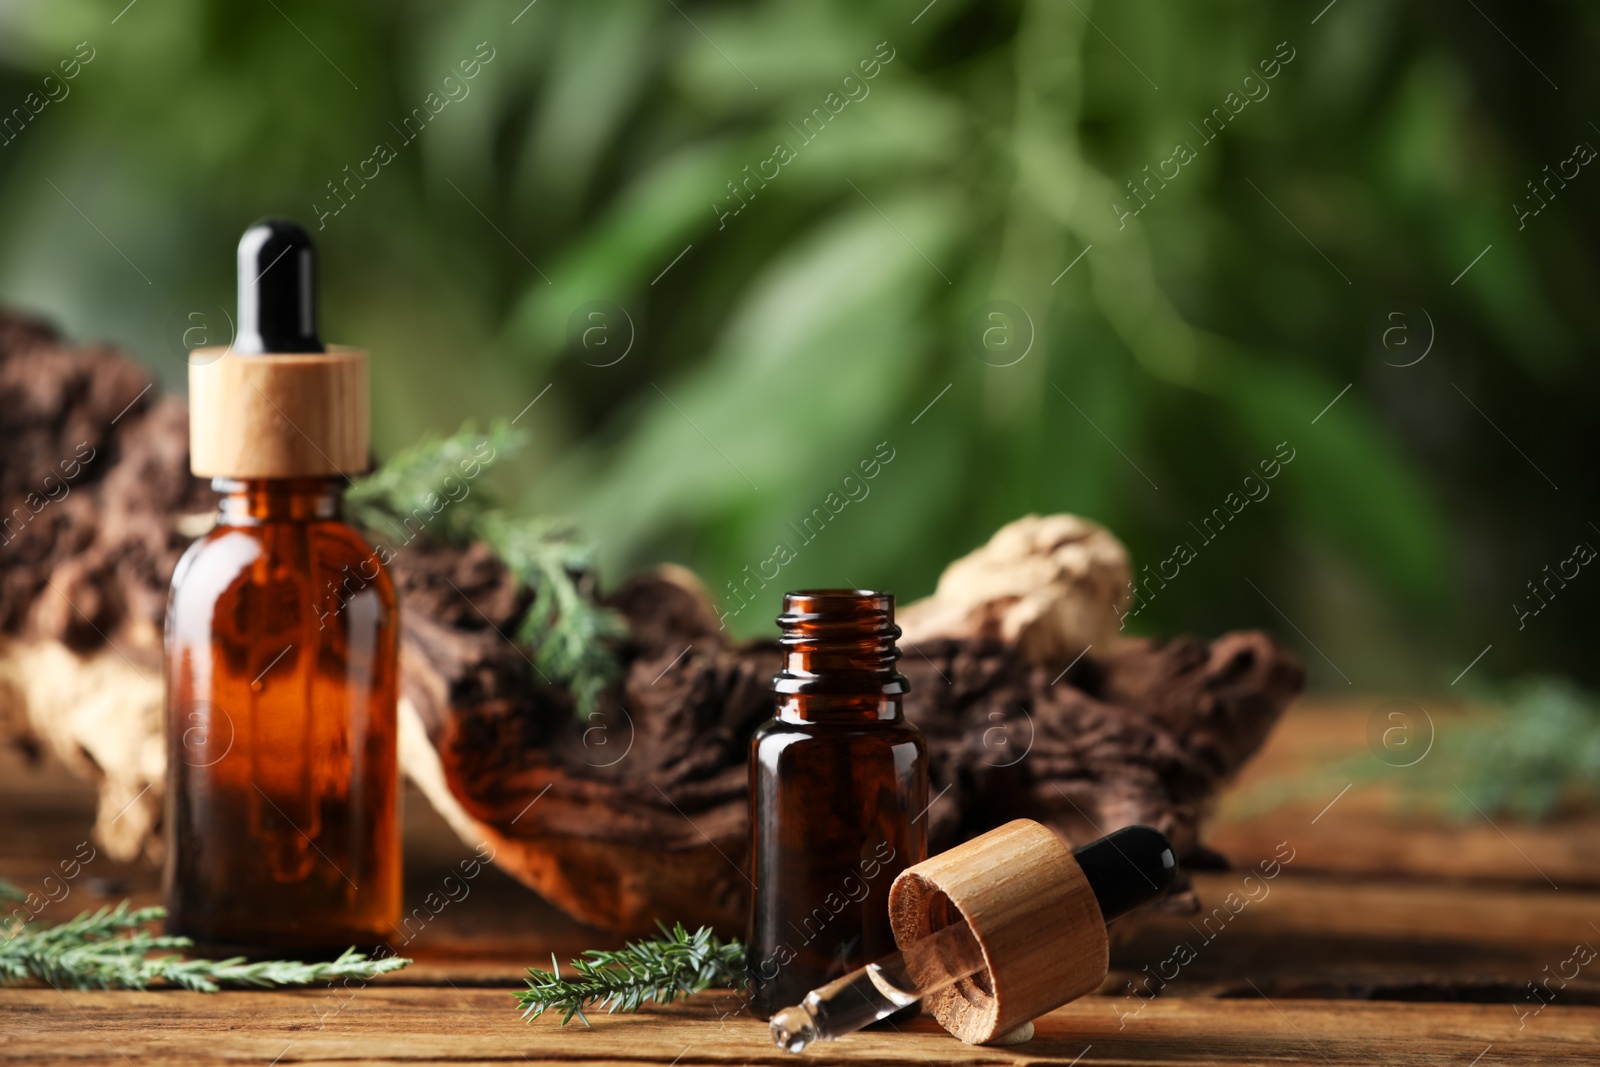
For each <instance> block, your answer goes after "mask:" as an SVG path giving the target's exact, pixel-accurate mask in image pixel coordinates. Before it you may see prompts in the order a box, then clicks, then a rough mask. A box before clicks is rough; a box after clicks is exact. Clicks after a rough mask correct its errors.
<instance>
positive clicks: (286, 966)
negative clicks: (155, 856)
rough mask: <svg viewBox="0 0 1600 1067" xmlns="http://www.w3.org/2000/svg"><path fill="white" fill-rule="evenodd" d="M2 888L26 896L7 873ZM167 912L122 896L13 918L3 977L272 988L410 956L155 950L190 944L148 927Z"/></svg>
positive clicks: (61, 985)
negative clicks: (66, 916)
mask: <svg viewBox="0 0 1600 1067" xmlns="http://www.w3.org/2000/svg"><path fill="white" fill-rule="evenodd" d="M0 896H4V897H6V898H7V899H22V897H23V895H22V894H19V892H18V891H17V889H16V887H15V886H12V885H11V884H10V883H8V882H5V881H3V880H0ZM165 915H166V909H165V908H133V907H130V906H129V904H128V902H127V901H126V900H124V901H123V902H122V903H120V904H118V905H117V906H116V907H115V908H111V907H104V908H101V909H100V910H98V911H94V912H87V911H86V912H83V913H82V914H80V915H79V916H78V917H77V918H75V919H70V920H68V921H67V922H63V923H57V924H55V925H53V926H51V925H40V924H35V923H29V924H26V925H16V924H14V923H13V924H9V925H8V926H7V928H6V929H5V930H4V933H5V939H4V940H0V984H11V983H15V982H21V981H24V980H26V979H28V978H36V979H38V980H40V981H42V982H46V983H48V984H49V985H52V986H55V987H56V988H58V989H148V988H149V987H150V986H151V985H152V984H154V983H156V982H167V983H169V984H171V985H175V986H178V987H180V988H183V989H192V990H194V991H195V992H198V993H215V992H217V991H218V990H219V989H221V988H222V987H223V986H236V987H237V986H243V987H254V988H258V989H271V988H278V987H284V986H304V985H311V984H313V983H316V982H323V981H334V980H336V979H341V978H358V979H366V978H375V977H377V976H378V975H380V974H387V973H388V972H390V971H398V970H399V969H400V968H402V967H405V966H406V965H408V964H409V963H410V962H411V961H410V960H408V959H404V958H401V957H398V956H391V957H388V958H386V959H376V958H369V957H367V956H365V955H363V954H361V953H359V952H357V951H356V950H355V949H353V948H352V949H348V950H346V951H345V952H344V954H343V955H341V956H340V957H339V958H338V959H336V960H333V961H331V962H327V963H300V962H298V961H295V960H262V961H257V962H246V961H245V960H244V958H243V957H235V958H233V959H226V960H205V959H185V958H184V957H183V956H181V955H175V954H170V953H169V954H168V955H162V956H152V955H151V953H154V952H160V951H163V950H170V949H185V948H189V947H191V945H192V944H193V942H191V941H190V940H189V939H188V938H186V937H169V936H166V935H161V934H152V933H150V932H149V931H148V930H146V928H145V927H146V926H147V925H148V924H149V923H151V922H154V921H156V920H158V919H161V918H163V917H165Z"/></svg>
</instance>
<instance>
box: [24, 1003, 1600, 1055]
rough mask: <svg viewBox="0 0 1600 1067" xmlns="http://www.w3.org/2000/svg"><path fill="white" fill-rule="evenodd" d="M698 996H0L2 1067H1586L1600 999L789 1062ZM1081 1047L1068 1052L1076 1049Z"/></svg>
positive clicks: (872, 1036) (1156, 1015)
mask: <svg viewBox="0 0 1600 1067" xmlns="http://www.w3.org/2000/svg"><path fill="white" fill-rule="evenodd" d="M731 1003H734V998H733V997H732V996H731V995H729V996H727V997H719V996H718V995H717V994H716V993H708V994H705V995H704V996H702V997H698V998H695V999H694V1000H691V1001H689V1002H687V1003H683V1004H679V1005H675V1006H673V1007H670V1008H649V1009H646V1010H645V1011H643V1012H641V1013H639V1014H637V1015H604V1014H599V1013H596V1014H594V1015H591V1016H590V1021H591V1022H592V1023H593V1026H592V1028H589V1029H585V1028H584V1027H582V1026H581V1025H579V1024H577V1023H574V1024H573V1025H571V1026H568V1027H565V1028H562V1027H560V1026H559V1025H558V1024H557V1021H556V1020H555V1019H551V1018H548V1017H547V1018H544V1019H541V1020H539V1021H537V1022H534V1023H531V1024H524V1023H522V1022H521V1021H520V1020H518V1018H517V1016H516V1014H515V1011H514V1009H513V1006H512V1000H511V996H510V994H509V992H508V991H506V990H485V989H465V988H455V987H450V986H444V987H441V988H437V989H413V988H395V987H391V986H385V985H379V984H374V985H371V986H368V987H365V988H353V989H349V990H340V991H322V992H309V991H308V992H293V993H220V994H215V995H211V996H206V995H202V994H196V993H171V992H163V993H77V992H69V993H60V992H57V991H55V990H51V989H43V990H20V991H15V992H9V993H5V994H3V995H0V1031H3V1032H4V1033H5V1035H6V1036H5V1038H4V1040H3V1041H0V1062H3V1061H27V1062H41V1061H50V1060H51V1059H52V1058H55V1059H58V1060H61V1061H65V1060H68V1059H70V1060H71V1061H72V1062H74V1063H80V1064H88V1063H122V1064H126V1063H162V1064H187V1063H200V1062H217V1061H220V1060H227V1061H236V1062H240V1063H251V1064H258V1065H266V1064H271V1063H278V1064H291V1063H296V1064H299V1063H336V1062H357V1063H395V1062H405V1063H409V1064H417V1063H452V1064H460V1063H491V1062H492V1063H522V1062H525V1061H526V1062H533V1063H552V1062H572V1063H585V1064H596V1063H658V1064H665V1063H677V1064H679V1065H687V1064H791V1065H796V1064H806V1063H864V1064H884V1065H889V1064H893V1065H901V1064H908V1063H912V1064H914V1063H923V1062H928V1063H960V1064H1009V1065H1017V1067H1022V1065H1029V1064H1071V1063H1073V1062H1077V1063H1079V1064H1080V1065H1081V1067H1091V1065H1095V1064H1183V1065H1186V1067H1213V1065H1216V1067H1222V1065H1237V1064H1317V1063H1326V1064H1330V1065H1333V1067H1345V1065H1358V1064H1359V1065H1368V1064H1387V1065H1398V1067H1423V1065H1426V1067H1440V1065H1451V1064H1453V1065H1459V1067H1467V1065H1468V1064H1470V1063H1472V1062H1473V1060H1474V1058H1475V1057H1477V1056H1478V1055H1479V1054H1480V1053H1485V1050H1488V1051H1487V1053H1486V1054H1485V1055H1484V1058H1483V1059H1482V1060H1481V1061H1479V1062H1480V1063H1481V1064H1482V1067H1500V1065H1504V1064H1507V1063H1520V1064H1550V1065H1565V1064H1572V1065H1577V1064H1585V1063H1588V1064H1592V1063H1594V1062H1595V1061H1596V1057H1600V1008H1581V1007H1580V1008H1563V1007H1560V1006H1552V1007H1549V1008H1546V1009H1545V1012H1544V1014H1543V1015H1542V1016H1540V1017H1539V1018H1537V1019H1533V1020H1530V1021H1529V1023H1528V1025H1527V1026H1526V1027H1525V1028H1524V1029H1522V1030H1518V1028H1517V1019H1516V1018H1515V1016H1514V1015H1513V1014H1512V1013H1511V1012H1510V1011H1507V1010H1505V1009H1503V1008H1497V1007H1491V1006H1487V1005H1477V1004H1469V1005H1463V1004H1443V1005H1429V1006H1419V1005H1405V1004H1383V1003H1376V1004H1372V1003H1369V1004H1363V1003H1352V1002H1339V1001H1320V1000H1309V1001H1306V1000H1303V1001H1276V1000H1274V1001H1269V1000H1266V999H1264V998H1261V997H1256V998H1254V999H1252V1000H1221V1001H1217V1000H1196V999H1177V998H1174V999H1171V1000H1158V1001H1157V1002H1155V1003H1154V1004H1152V1005H1150V1007H1149V1008H1148V1009H1147V1010H1146V1011H1145V1012H1144V1014H1142V1015H1141V1016H1140V1017H1139V1018H1138V1019H1137V1020H1136V1021H1134V1022H1130V1023H1127V1024H1126V1025H1119V1018H1118V1016H1117V1014H1116V1013H1115V1011H1113V1010H1112V1006H1111V1005H1110V1004H1108V1003H1107V999H1106V998H1104V997H1085V998H1082V999H1080V1000H1078V1001H1075V1002H1073V1003H1072V1004H1069V1005H1067V1006H1065V1007H1063V1008H1059V1009H1057V1010H1056V1011H1053V1012H1051V1013H1050V1014H1048V1015H1046V1016H1045V1017H1043V1018H1042V1019H1040V1020H1038V1021H1037V1022H1036V1023H1035V1026H1036V1030H1037V1035H1038V1036H1037V1037H1036V1039H1035V1040H1034V1041H1032V1042H1030V1043H1028V1044H1026V1045H1021V1046H1016V1047H1011V1048H993V1047H983V1046H971V1045H963V1044H961V1043H960V1042H958V1041H956V1040H955V1039H954V1038H952V1037H951V1036H950V1035H949V1034H947V1033H945V1032H944V1031H943V1030H942V1029H940V1028H939V1026H938V1025H937V1024H936V1023H935V1022H934V1021H933V1020H932V1019H930V1018H928V1017H926V1016H924V1017H921V1018H918V1019H914V1020H912V1021H910V1022H909V1023H906V1024H903V1025H901V1026H899V1027H898V1028H887V1029H878V1030H872V1031H865V1032H862V1033H858V1034H852V1035H851V1036H849V1037H847V1038H844V1039H843V1040H840V1041H837V1042H831V1043H828V1044H826V1045H823V1046H820V1047H818V1048H817V1049H816V1050H815V1052H814V1053H812V1054H808V1055H807V1056H805V1057H804V1058H796V1057H793V1056H789V1055H787V1054H785V1053H782V1052H780V1051H778V1050H777V1049H775V1048H774V1047H773V1045H772V1042H771V1039H770V1037H769V1036H768V1033H767V1027H766V1024H764V1023H762V1022H760V1021H759V1020H755V1019H751V1018H749V1017H748V1016H744V1015H742V1014H738V1013H731V1014H730V1013H728V1012H727V1011H726V1009H725V1008H723V1007H721V1005H724V1004H731ZM1080 1057H1081V1058H1080Z"/></svg>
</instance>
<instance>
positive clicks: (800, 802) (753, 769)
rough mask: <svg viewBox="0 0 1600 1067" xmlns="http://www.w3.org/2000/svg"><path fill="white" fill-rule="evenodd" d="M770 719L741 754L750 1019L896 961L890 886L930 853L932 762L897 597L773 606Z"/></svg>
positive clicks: (843, 593) (805, 597)
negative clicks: (903, 658)
mask: <svg viewBox="0 0 1600 1067" xmlns="http://www.w3.org/2000/svg"><path fill="white" fill-rule="evenodd" d="M778 625H779V627H780V628H781V629H782V636H781V637H780V639H779V641H780V644H781V646H782V649H783V653H784V663H783V670H782V671H781V672H780V673H779V674H778V676H777V677H776V678H775V679H774V680H773V689H774V690H775V692H776V693H777V698H778V709H777V716H776V717H775V718H773V719H771V720H770V721H768V722H767V723H766V724H765V725H763V726H762V727H761V728H760V729H759V730H757V731H756V735H755V737H754V738H753V739H752V740H751V745H750V871H751V880H752V881H753V882H754V883H755V892H754V894H753V897H752V904H751V916H750V937H749V941H748V942H747V948H748V958H749V964H748V968H749V979H750V993H751V997H750V1009H751V1011H753V1012H755V1013H756V1014H758V1015H760V1016H762V1017H763V1018H765V1017H767V1016H769V1015H771V1014H772V1013H773V1012H775V1011H777V1010H778V1009H780V1008H782V1007H785V1006H786V1005H789V1004H794V1003H798V1002H799V999H800V998H801V997H804V996H805V994H806V993H807V992H808V991H809V990H811V989H813V988H815V987H816V986H818V985H822V984H825V983H827V982H828V981H830V980H832V979H834V978H838V977H839V976H841V975H845V974H848V973H850V972H851V971H854V970H855V969H856V968H858V967H862V966H865V965H866V964H867V963H869V962H871V961H872V960H875V959H877V958H878V957H879V956H882V955H885V954H886V953H889V952H892V951H894V947H895V942H894V933H893V931H892V930H891V929H890V927H889V907H888V897H889V886H890V884H891V883H892V882H893V881H894V880H895V876H896V875H898V874H899V873H900V872H901V871H903V870H904V869H905V868H907V867H909V866H911V865H912V864H914V863H919V862H921V860H922V859H923V858H924V856H925V854H926V851H927V834H926V827H927V822H926V819H925V817H924V816H925V814H926V811H927V807H928V756H927V746H926V744H925V743H924V741H923V739H922V732H921V731H920V730H918V729H917V728H916V727H915V726H913V725H912V724H911V723H909V722H907V721H906V718H905V715H904V712H903V711H902V709H901V700H902V698H903V697H904V695H905V692H906V680H905V678H904V677H903V676H902V675H901V674H900V673H899V671H897V670H895V661H896V660H897V659H899V658H900V652H899V650H898V649H897V648H896V647H895V640H896V639H897V638H898V637H899V636H900V628H899V627H897V626H896V625H895V624H894V597H893V596H892V595H890V594H888V593H876V592H869V591H867V590H861V589H813V590H804V591H801V592H796V593H789V594H787V595H786V596H785V597H784V598H783V614H782V615H780V616H778Z"/></svg>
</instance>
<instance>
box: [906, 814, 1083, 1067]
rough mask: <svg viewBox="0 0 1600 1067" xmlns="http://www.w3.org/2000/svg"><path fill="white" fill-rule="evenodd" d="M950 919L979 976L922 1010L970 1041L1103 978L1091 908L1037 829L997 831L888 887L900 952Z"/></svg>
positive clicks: (1070, 866)
mask: <svg viewBox="0 0 1600 1067" xmlns="http://www.w3.org/2000/svg"><path fill="white" fill-rule="evenodd" d="M959 917H964V918H965V919H966V920H967V923H968V925H969V926H971V927H972V932H973V935H974V936H975V937H976V938H977V939H978V945H979V946H980V947H981V948H982V949H983V956H984V961H985V962H986V963H987V964H988V972H987V973H986V974H978V975H973V976H971V977H969V978H963V979H962V980H961V981H959V982H957V983H956V984H955V985H953V986H951V987H950V988H948V989H946V990H944V991H942V992H940V993H936V994H934V995H933V996H931V997H929V998H928V999H927V1001H926V1002H925V1004H926V1007H927V1008H928V1010H930V1011H931V1012H932V1013H933V1016H934V1018H936V1019H938V1020H939V1023H940V1025H942V1026H943V1027H944V1028H945V1029H947V1030H949V1031H950V1032H951V1033H952V1034H954V1035H956V1036H957V1037H959V1038H960V1039H961V1040H963V1041H966V1042H968V1043H970V1044H982V1043H984V1042H986V1041H993V1040H994V1039H995V1038H997V1037H999V1036H1001V1035H1003V1034H1006V1033H1007V1032H1009V1031H1011V1030H1013V1029H1015V1028H1016V1027H1018V1026H1021V1025H1022V1024H1023V1023H1025V1022H1028V1021H1029V1020H1030V1019H1033V1018H1034V1017H1036V1016H1038V1015H1042V1014H1044V1013H1045V1012H1047V1011H1049V1010H1051V1009H1052V1008H1055V1007H1058V1006H1060V1005H1061V1004H1063V1003H1065V1002H1067V1001H1069V1000H1071V999H1073V998H1074V997H1079V996H1082V995H1083V994H1085V993H1088V992H1090V991H1092V990H1094V989H1096V988H1097V987H1098V986H1099V985H1100V982H1101V980H1102V979H1104V978H1105V975H1106V967H1107V964H1108V960H1109V956H1108V942H1107V938H1106V924H1105V919H1104V918H1102V917H1101V915H1100V905H1099V904H1098V903H1097V902H1096V901H1095V897H1094V891H1093V890H1092V889H1090V888H1089V881H1088V879H1087V878H1085V877H1084V873H1083V869H1082V868H1081V867H1079V866H1078V861H1077V860H1076V859H1074V858H1073V856H1072V850H1071V849H1070V848H1069V847H1068V846H1067V845H1066V843H1065V842H1063V841H1062V840H1061V838H1059V837H1058V836H1056V834H1055V832H1054V831H1053V830H1051V829H1050V828H1049V827H1047V826H1044V825H1042V824H1040V823H1036V822H1033V821H1032V820H1030V819H1017V820H1015V821H1013V822H1009V823H1006V824H1005V825H1004V826H998V827H996V828H995V829H993V830H990V831H989V832H988V833H986V834H980V835H979V836H977V837H975V838H973V839H972V840H971V841H968V842H966V843H964V844H961V845H957V846H956V847H955V848H953V849H950V850H949V851H947V852H943V853H940V854H939V855H937V856H933V857H930V858H929V859H926V860H923V861H922V862H921V863H919V864H917V865H916V866H914V867H911V868H909V869H908V870H905V871H902V872H901V873H900V876H899V877H898V878H896V879H895V880H894V885H893V886H891V887H890V889H889V921H890V923H891V924H892V925H893V927H894V937H895V941H896V943H898V944H899V945H900V946H901V947H905V946H906V945H909V944H911V943H912V942H914V941H918V940H920V939H921V938H924V937H926V936H928V934H930V933H932V932H934V931H936V930H942V929H944V928H945V927H946V926H949V925H951V924H952V923H954V922H955V921H957V919H958V918H959Z"/></svg>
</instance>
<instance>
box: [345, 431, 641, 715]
mask: <svg viewBox="0 0 1600 1067" xmlns="http://www.w3.org/2000/svg"><path fill="white" fill-rule="evenodd" d="M524 443H525V442H524V439H523V437H522V436H521V435H519V434H515V433H512V432H511V430H510V429H509V427H507V426H505V425H503V424H497V425H495V426H494V427H493V428H491V429H490V431H489V432H488V433H487V434H480V433H478V432H476V431H475V430H473V429H472V427H471V426H470V425H468V426H466V427H464V428H462V429H461V430H460V431H459V432H457V433H455V434H453V435H451V436H450V437H446V438H443V439H439V438H427V439H425V440H423V441H420V442H418V443H417V444H415V445H412V446H411V447H410V448H406V449H403V450H401V451H399V452H397V453H395V455H394V456H393V457H392V458H391V459H390V460H389V461H388V462H386V463H384V464H383V465H382V466H381V467H379V468H378V469H377V470H376V471H374V472H373V473H372V474H370V475H368V476H367V477H365V478H363V479H361V480H359V481H357V482H356V483H355V485H354V486H352V487H351V489H350V490H349V492H347V493H346V494H345V502H346V506H347V507H348V509H349V512H350V515H351V518H353V519H354V520H355V521H356V522H357V523H358V524H359V525H362V526H365V527H366V528H367V529H369V530H372V531H374V532H376V533H379V534H382V533H384V532H386V531H387V532H388V533H389V534H390V535H392V536H399V537H402V538H404V539H405V541H407V542H409V541H410V540H411V539H412V538H413V537H414V536H416V534H417V533H418V532H419V531H423V530H425V531H426V533H427V534H428V535H429V536H430V537H432V538H434V539H436V540H438V541H439V542H441V543H443V544H455V545H461V544H466V543H468V542H471V541H475V540H477V541H483V542H485V543H486V544H488V545H489V546H490V547H491V548H493V549H494V551H495V554H496V555H498V556H499V557H500V559H501V561H502V562H504V563H505V565H506V566H507V568H509V569H510V571H511V573H512V575H513V576H514V577H515V578H516V579H517V581H518V582H519V583H521V584H522V585H524V586H527V587H528V588H529V589H531V590H533V604H532V605H531V606H530V607H529V609H528V612H527V615H526V616H525V617H524V619H523V621H522V623H521V624H520V626H519V627H518V630H517V635H516V636H517V640H519V641H520V642H522V643H523V644H526V645H528V646H529V647H530V648H532V649H533V650H534V660H533V662H534V666H535V667H536V668H537V669H538V671H539V673H540V675H541V676H542V677H543V678H544V680H546V681H547V682H551V683H554V684H558V685H565V686H567V687H568V688H570V689H571V690H572V694H573V702H574V704H575V706H576V710H577V713H578V715H579V716H580V717H583V718H587V717H588V716H589V715H590V714H591V713H592V712H593V711H595V710H596V707H597V706H598V703H599V699H600V694H601V693H602V692H604V691H605V688H606V687H607V686H608V685H610V684H611V683H613V682H614V681H616V680H617V678H618V677H619V675H620V673H621V671H620V668H619V667H618V664H617V657H616V653H615V648H614V646H615V643H616V642H617V641H618V640H620V639H621V638H624V637H626V636H627V632H628V630H627V625H626V624H625V623H624V622H623V620H622V617H621V616H620V615H619V614H617V612H615V611H612V610H611V609H609V608H606V607H604V606H602V605H601V604H599V603H597V602H596V601H595V598H594V595H593V587H594V576H595V559H594V555H595V553H594V546H593V545H592V544H589V543H587V542H585V541H583V540H581V539H580V538H579V537H578V534H577V531H576V529H575V528H574V527H573V526H572V525H571V524H570V523H568V522H564V521H560V520H554V519H514V518H510V517H508V516H506V515H505V514H504V513H503V512H501V511H499V510H498V509H497V508H496V507H495V506H494V501H493V499H492V498H491V496H490V495H489V494H488V493H487V492H485V491H484V490H483V489H482V488H481V487H479V486H478V485H476V484H474V480H475V479H476V478H477V477H478V476H479V475H480V474H481V473H482V472H483V470H484V469H485V468H487V467H488V466H489V465H490V464H491V463H494V462H495V461H497V460H498V459H500V458H502V457H503V456H505V455H507V454H510V453H513V452H515V451H516V450H517V449H519V448H521V447H522V446H523V444H524ZM420 516H425V517H426V518H425V520H422V521H419V517H420Z"/></svg>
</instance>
